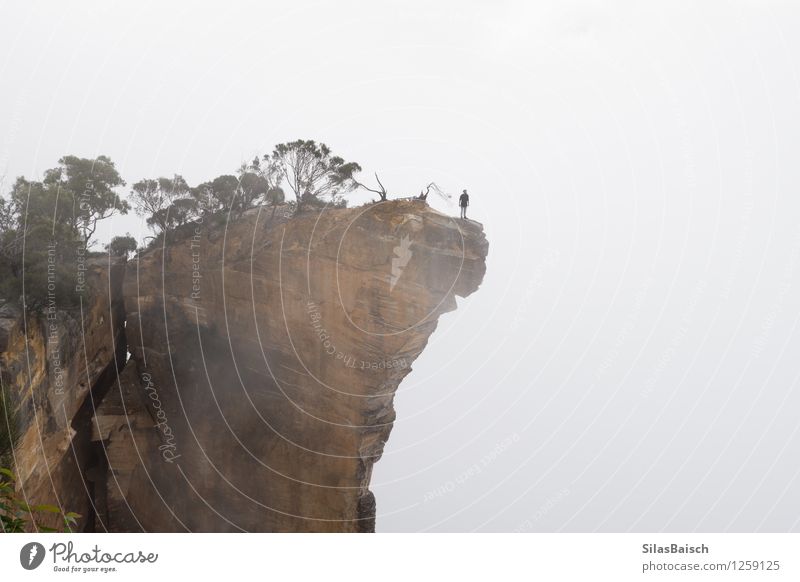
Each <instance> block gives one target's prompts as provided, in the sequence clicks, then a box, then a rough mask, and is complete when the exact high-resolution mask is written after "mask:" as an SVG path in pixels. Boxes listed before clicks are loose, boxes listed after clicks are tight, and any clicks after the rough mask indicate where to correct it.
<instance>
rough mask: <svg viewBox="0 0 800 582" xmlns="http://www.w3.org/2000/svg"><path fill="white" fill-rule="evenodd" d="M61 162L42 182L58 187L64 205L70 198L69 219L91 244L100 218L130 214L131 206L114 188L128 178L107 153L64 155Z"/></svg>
mask: <svg viewBox="0 0 800 582" xmlns="http://www.w3.org/2000/svg"><path fill="white" fill-rule="evenodd" d="M58 164H59V165H58V167H57V168H52V169H50V170H47V172H45V177H44V180H43V182H42V183H43V185H44V186H45V187H51V188H52V187H54V188H56V192H57V194H58V199H59V204H60V205H61V206H62V207H66V206H67V205H66V204H64V203H63V200H69V201H71V203H72V209H71V210H72V212H71V216H70V223H71V225H72V226H74V227H79V228H81V229H82V231H83V238H84V240H85V241H86V242H87V244H88V241H89V240H90V239H91V237H92V235H94V232H95V230H96V228H97V222H98V221H100V220H103V219H104V218H108V217H109V216H112V215H113V214H116V213H117V212H119V213H120V214H127V212H128V210H129V209H130V206H129V205H128V203H127V202H125V201H124V200H122V199H120V197H119V195H118V194H117V193H116V192H115V191H114V188H117V187H119V186H124V185H125V181H124V180H123V179H122V178H121V177H120V175H119V172H118V171H117V169H116V167H115V166H114V162H112V161H111V159H110V158H109V157H108V156H98V157H97V158H94V159H91V158H79V157H77V156H64V157H63V158H61V159H60V160H58ZM62 197H63V198H62ZM67 208H68V207H67Z"/></svg>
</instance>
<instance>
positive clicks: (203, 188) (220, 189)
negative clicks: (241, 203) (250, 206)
mask: <svg viewBox="0 0 800 582" xmlns="http://www.w3.org/2000/svg"><path fill="white" fill-rule="evenodd" d="M238 188H239V180H238V178H236V176H232V175H230V174H223V175H222V176H217V177H216V178H214V179H213V180H211V181H210V182H203V183H202V184H200V185H199V186H197V187H196V188H192V190H191V195H192V197H193V198H194V199H195V200H196V201H197V207H198V209H199V211H200V212H201V213H202V214H203V215H210V214H216V213H218V212H222V211H227V210H230V209H231V208H232V206H233V204H234V202H235V198H236V193H237V190H238Z"/></svg>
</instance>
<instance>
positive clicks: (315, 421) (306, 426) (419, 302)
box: [93, 200, 488, 532]
mask: <svg viewBox="0 0 800 582" xmlns="http://www.w3.org/2000/svg"><path fill="white" fill-rule="evenodd" d="M192 228H194V232H190V233H188V234H187V235H186V236H185V238H183V239H182V240H178V241H175V242H172V243H170V244H169V245H167V246H166V247H164V248H158V249H154V250H151V251H149V252H147V253H145V254H144V255H142V256H141V257H140V258H139V259H138V260H135V261H131V262H129V263H128V267H127V272H126V276H125V282H124V296H125V307H126V312H127V337H128V343H129V349H130V351H131V353H132V359H131V360H130V361H129V362H128V364H127V365H126V366H125V369H124V371H123V372H122V374H121V375H120V377H119V383H117V384H115V385H114V386H112V388H111V389H110V391H109V393H108V395H107V396H106V398H105V399H104V401H103V402H102V404H101V405H100V407H99V409H98V410H97V413H96V416H95V423H94V435H93V438H94V440H95V442H96V443H98V444H99V445H101V446H102V447H103V449H104V450H105V451H106V454H107V462H108V471H107V473H106V476H107V478H106V486H105V492H104V493H103V494H102V495H100V496H98V497H97V499H98V502H97V505H98V529H108V530H111V531H240V530H244V531H353V532H357V531H372V530H373V529H374V521H375V500H374V497H373V495H372V493H371V492H370V491H369V482H370V475H371V471H372V467H373V464H374V463H375V462H376V461H377V460H378V459H379V458H380V456H381V453H382V451H383V447H384V444H385V442H386V440H387V439H388V437H389V433H390V431H391V427H392V422H393V420H394V417H395V415H394V409H393V405H392V402H393V398H394V394H395V391H396V390H397V387H398V385H399V384H400V382H401V381H402V379H403V378H404V377H405V376H406V374H408V372H409V371H410V365H411V364H412V363H413V361H414V360H415V358H416V357H417V356H418V355H419V354H420V352H421V351H422V349H423V348H424V347H425V345H426V343H427V341H428V338H429V337H430V335H431V333H433V331H434V329H435V328H436V325H437V319H438V317H439V316H440V315H441V314H442V313H445V312H447V311H450V310H453V309H455V307H456V300H455V297H456V296H461V297H465V296H467V295H469V294H470V293H472V292H474V291H475V290H476V289H477V288H478V286H479V284H480V283H481V280H482V278H483V274H484V270H485V258H486V255H487V252H488V244H487V242H486V239H485V237H484V235H483V231H482V228H481V227H480V225H478V224H477V223H474V222H469V221H461V220H456V219H454V218H451V217H448V216H445V215H442V214H440V213H438V212H437V211H435V210H432V209H431V208H430V207H428V206H427V205H426V204H425V203H424V202H422V201H409V200H406V201H390V202H385V203H379V204H374V205H368V206H364V207H360V208H353V209H334V210H325V211H322V212H310V213H306V214H303V215H301V216H300V217H296V218H292V219H291V220H286V218H285V217H283V216H282V214H281V212H279V213H278V215H277V216H273V215H272V214H271V211H270V210H263V211H258V212H254V213H250V214H249V215H247V216H245V217H244V218H243V219H241V220H239V221H236V222H235V223H232V224H229V225H227V226H225V225H223V226H221V227H215V228H213V229H212V228H210V227H209V226H208V225H204V224H196V225H193V227H192Z"/></svg>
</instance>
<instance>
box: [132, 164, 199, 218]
mask: <svg viewBox="0 0 800 582" xmlns="http://www.w3.org/2000/svg"><path fill="white" fill-rule="evenodd" d="M189 193H190V188H189V185H188V184H187V183H186V180H184V179H183V177H182V176H180V175H178V174H175V175H174V176H173V177H172V178H164V177H161V178H153V179H145V180H140V181H138V182H136V183H135V184H134V185H133V186H132V187H131V192H130V198H131V202H132V203H133V206H134V209H135V210H136V214H138V215H139V216H144V217H145V218H147V224H149V225H150V226H153V227H156V229H157V230H158V231H160V232H165V231H166V230H167V229H169V228H170V226H174V225H172V224H171V223H170V212H169V209H170V206H172V204H173V203H174V202H175V201H176V200H179V199H183V198H186V197H187V196H188V195H189Z"/></svg>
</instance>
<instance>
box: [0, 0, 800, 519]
mask: <svg viewBox="0 0 800 582" xmlns="http://www.w3.org/2000/svg"><path fill="white" fill-rule="evenodd" d="M0 15H2V18H0V47H2V50H1V51H0V84H1V87H2V90H1V91H0V175H3V174H4V175H5V176H6V187H7V186H8V184H9V183H10V182H11V181H13V179H14V177H16V176H17V175H20V174H25V175H27V176H28V177H34V176H37V175H39V174H40V173H41V172H42V171H43V170H44V169H46V168H49V167H52V166H54V165H55V163H56V161H57V159H58V158H59V157H60V156H61V155H64V154H67V153H70V154H76V155H81V156H94V155H97V154H107V155H109V156H111V158H112V159H113V160H114V161H115V162H116V163H117V165H118V167H119V169H120V171H121V173H122V174H123V176H124V177H125V179H126V180H127V181H128V182H129V183H132V182H134V181H136V180H138V179H140V178H143V177H155V176H158V175H170V174H172V173H175V172H177V173H181V174H183V175H184V176H185V177H186V178H187V180H188V181H189V182H190V183H191V184H196V183H198V182H199V181H203V180H206V179H208V178H211V177H213V176H216V175H218V174H220V173H229V172H232V171H233V170H235V169H236V167H237V166H238V165H239V163H240V162H241V161H244V160H249V159H251V158H252V157H253V155H254V154H256V153H259V152H260V153H263V152H265V151H268V150H270V149H271V147H272V145H273V144H275V143H277V142H281V141H286V140H290V139H296V138H300V137H304V138H314V139H317V140H321V141H325V142H327V143H328V144H329V145H331V146H332V147H333V149H334V151H335V152H337V153H339V154H340V155H342V156H343V157H345V158H346V159H352V160H355V161H358V162H359V163H361V165H362V166H363V167H364V169H365V176H370V175H371V173H372V172H373V171H375V170H378V171H379V172H380V175H381V178H382V180H383V182H384V184H386V185H387V187H389V190H390V192H391V193H394V194H396V195H399V194H403V195H407V194H413V193H416V192H418V191H419V189H420V187H421V186H422V185H423V184H425V183H426V182H428V181H430V180H436V181H437V182H438V183H439V184H441V185H442V186H444V187H445V189H447V190H448V191H450V192H458V191H460V190H461V189H462V188H468V189H469V190H470V193H471V195H472V207H471V213H472V217H473V218H475V219H477V220H480V221H481V222H483V223H484V225H485V228H486V232H487V234H488V237H489V239H490V242H491V250H490V257H489V263H488V272H487V276H486V279H485V281H484V285H483V287H482V288H481V290H480V291H479V292H478V293H476V294H475V295H474V296H472V297H471V298H469V299H468V300H466V301H463V302H461V307H460V308H459V310H458V311H456V312H454V313H451V314H448V315H447V316H445V317H444V318H443V319H442V321H441V325H440V329H439V330H438V331H437V333H436V334H435V336H434V337H433V339H432V341H431V343H430V344H429V345H428V347H427V349H426V351H425V352H424V354H423V355H422V357H421V358H420V359H419V360H418V362H417V364H416V365H415V366H414V368H415V370H414V372H413V374H412V375H410V376H409V377H408V379H407V380H406V382H405V383H404V384H403V385H402V386H401V389H400V393H399V395H398V398H397V403H396V404H397V410H398V422H397V423H396V427H395V430H394V433H393V435H392V437H391V440H390V441H389V445H388V447H387V452H386V454H385V456H384V459H383V460H382V461H381V462H380V463H379V464H378V465H377V466H376V469H375V474H374V479H373V490H374V491H375V493H376V496H377V500H378V511H379V515H378V529H379V530H382V531H395V530H402V531H417V530H446V531H471V530H490V531H493V530H504V531H509V530H518V529H521V530H541V531H555V530H559V529H563V530H567V531H592V530H595V529H599V530H609V531H624V530H628V529H633V530H642V531H648V530H656V531H657V530H662V529H663V530H672V531H681V530H694V529H698V530H714V531H722V530H725V529H733V530H745V531H748V530H755V529H759V528H760V529H767V530H778V531H782V530H788V529H793V530H797V529H799V528H798V519H799V518H798V517H797V516H800V481H799V480H798V479H797V472H798V469H796V459H797V458H798V454H800V436H799V435H798V434H797V430H798V429H797V415H796V411H797V410H798V406H800V393H798V390H797V379H798V378H797V376H798V372H800V370H799V369H798V367H797V363H796V362H797V356H796V354H797V353H798V349H800V336H799V335H798V333H797V330H796V323H797V316H798V313H800V293H798V291H797V284H798V279H800V272H798V268H797V267H798V265H797V262H798V256H799V255H800V204H799V203H798V192H800V188H799V187H800V164H798V161H797V160H798V153H799V152H800V107H798V105H799V104H800V103H799V101H800V75H798V72H797V60H798V58H797V57H798V55H800V39H799V38H798V35H797V31H798V30H800V5H799V4H797V3H793V2H756V1H747V2H714V1H706V2H701V3H699V2H667V1H663V2H659V3H656V2H637V1H630V2H465V1H458V2H430V1H427V2H416V1H407V0H405V1H403V2H375V1H372V2H350V1H338V2H328V3H323V2H294V1H292V2H281V3H276V2H259V3H256V2H253V3H239V2H224V3H218V5H206V6H204V5H200V3H188V2H187V3H171V2H170V3H166V2H142V1H139V2H129V3H122V4H120V5H117V4H116V3H114V4H112V3H107V2H96V3H89V2H75V3H61V2H44V3H36V2H31V3H27V2H26V3H13V4H12V3H0ZM439 207H440V208H441V209H443V210H449V211H450V212H452V213H453V214H455V213H456V209H455V208H454V207H447V205H445V204H443V203H440V204H439ZM104 229H105V230H104V232H103V234H101V236H103V237H108V236H109V234H110V233H111V232H113V233H121V232H124V231H126V230H127V231H131V232H132V233H133V234H135V235H136V236H137V237H139V238H140V237H141V236H142V234H144V233H143V232H142V231H141V226H140V221H138V220H137V219H136V218H135V217H132V216H131V217H126V218H122V219H118V220H114V221H108V222H107V223H106V224H105V225H104ZM505 442H510V443H511V444H510V445H509V446H503V443H505ZM496 450H501V452H499V453H492V451H496ZM476 466H477V467H478V468H477V469H475V467H476ZM465 475H466V477H465ZM436 492H438V493H436ZM426 499H427V501H426Z"/></svg>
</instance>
